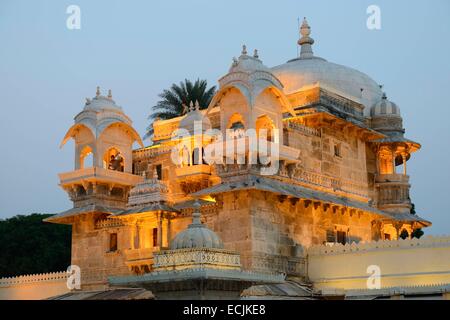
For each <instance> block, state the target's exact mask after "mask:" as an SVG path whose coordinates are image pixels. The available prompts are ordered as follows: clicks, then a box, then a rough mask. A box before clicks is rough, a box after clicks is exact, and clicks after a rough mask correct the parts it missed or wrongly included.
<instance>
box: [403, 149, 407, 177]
mask: <svg viewBox="0 0 450 320" xmlns="http://www.w3.org/2000/svg"><path fill="white" fill-rule="evenodd" d="M402 159H403V174H404V175H405V176H406V153H402Z"/></svg>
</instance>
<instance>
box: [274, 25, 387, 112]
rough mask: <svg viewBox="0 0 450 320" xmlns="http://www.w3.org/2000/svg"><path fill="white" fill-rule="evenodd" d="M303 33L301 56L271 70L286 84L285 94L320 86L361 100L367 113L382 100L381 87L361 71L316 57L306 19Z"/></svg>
mask: <svg viewBox="0 0 450 320" xmlns="http://www.w3.org/2000/svg"><path fill="white" fill-rule="evenodd" d="M300 32H301V35H302V37H301V39H300V40H299V41H298V43H299V44H300V46H301V53H300V57H298V58H296V59H292V60H290V61H288V62H286V63H284V64H282V65H279V66H276V67H273V68H272V73H273V74H274V75H275V76H276V77H277V78H278V79H279V80H280V81H281V83H282V84H283V86H284V91H285V93H286V94H290V93H294V92H296V91H298V90H300V89H301V88H303V87H305V86H310V85H314V84H317V83H318V84H319V85H320V86H322V87H324V88H328V89H331V90H334V91H335V92H336V93H338V94H341V95H343V96H345V97H348V98H350V99H352V100H356V101H359V102H360V103H362V104H363V105H365V107H366V108H365V110H366V111H365V113H366V114H367V113H368V111H369V108H370V107H371V106H372V105H373V104H375V103H376V102H378V101H380V100H381V97H382V95H383V93H382V91H381V88H380V86H379V85H378V84H377V83H376V82H375V81H374V80H373V79H371V78H370V77H369V76H368V75H366V74H364V73H362V72H360V71H358V70H355V69H352V68H349V67H346V66H342V65H339V64H336V63H332V62H328V61H326V60H325V59H322V58H319V57H316V56H314V55H313V52H312V48H311V46H312V44H313V43H314V40H313V39H312V38H310V37H309V34H310V27H309V25H308V23H307V22H306V20H303V24H302V27H301V29H300ZM361 89H362V91H361Z"/></svg>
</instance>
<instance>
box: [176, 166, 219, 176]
mask: <svg viewBox="0 0 450 320" xmlns="http://www.w3.org/2000/svg"><path fill="white" fill-rule="evenodd" d="M175 174H176V175H177V177H178V178H186V177H189V176H196V175H210V174H211V167H210V166H209V165H207V164H198V165H193V166H185V167H181V168H176V169H175Z"/></svg>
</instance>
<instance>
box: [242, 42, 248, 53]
mask: <svg viewBox="0 0 450 320" xmlns="http://www.w3.org/2000/svg"><path fill="white" fill-rule="evenodd" d="M241 54H243V55H246V54H247V46H246V45H245V44H244V45H242V52H241Z"/></svg>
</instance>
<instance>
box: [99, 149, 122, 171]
mask: <svg viewBox="0 0 450 320" xmlns="http://www.w3.org/2000/svg"><path fill="white" fill-rule="evenodd" d="M103 168H105V169H109V170H114V171H122V172H123V171H124V168H125V163H124V159H123V156H122V155H121V153H120V150H119V149H117V148H114V147H112V148H109V149H108V150H107V151H106V152H105V154H104V155H103Z"/></svg>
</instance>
